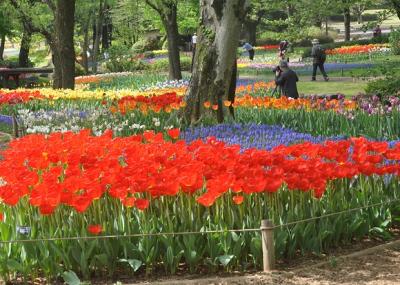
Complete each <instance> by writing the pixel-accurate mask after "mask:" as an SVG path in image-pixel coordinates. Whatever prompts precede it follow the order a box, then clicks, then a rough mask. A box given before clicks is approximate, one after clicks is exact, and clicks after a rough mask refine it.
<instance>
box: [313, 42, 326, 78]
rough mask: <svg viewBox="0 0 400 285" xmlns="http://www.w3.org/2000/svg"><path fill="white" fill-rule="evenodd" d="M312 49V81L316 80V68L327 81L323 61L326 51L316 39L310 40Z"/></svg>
mask: <svg viewBox="0 0 400 285" xmlns="http://www.w3.org/2000/svg"><path fill="white" fill-rule="evenodd" d="M311 43H312V45H313V47H312V50H311V56H312V57H313V73H312V79H311V80H312V81H315V80H316V76H317V69H318V68H319V70H320V71H321V73H322V76H323V77H324V79H325V81H329V77H328V74H326V72H325V67H324V64H325V61H326V53H325V50H324V49H323V48H322V47H321V45H320V44H319V41H318V40H317V39H314V40H312V42H311Z"/></svg>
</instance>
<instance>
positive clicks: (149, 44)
mask: <svg viewBox="0 0 400 285" xmlns="http://www.w3.org/2000/svg"><path fill="white" fill-rule="evenodd" d="M159 48H160V41H159V40H158V39H157V38H148V39H140V40H139V41H137V42H136V43H135V44H134V45H133V46H132V51H133V52H134V53H144V52H145V51H149V50H156V49H159Z"/></svg>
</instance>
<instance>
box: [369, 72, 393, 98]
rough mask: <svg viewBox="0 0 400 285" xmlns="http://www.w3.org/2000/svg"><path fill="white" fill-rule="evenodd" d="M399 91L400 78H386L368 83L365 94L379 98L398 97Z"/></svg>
mask: <svg viewBox="0 0 400 285" xmlns="http://www.w3.org/2000/svg"><path fill="white" fill-rule="evenodd" d="M399 91H400V76H387V77H386V78H384V79H378V80H374V81H371V82H369V83H368V85H367V88H366V89H365V92H367V94H373V95H380V96H393V95H398V93H399Z"/></svg>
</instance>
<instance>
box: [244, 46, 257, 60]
mask: <svg viewBox="0 0 400 285" xmlns="http://www.w3.org/2000/svg"><path fill="white" fill-rule="evenodd" d="M242 48H243V49H244V50H245V51H247V52H248V53H249V59H250V60H253V59H254V54H255V51H254V48H253V46H252V45H251V44H249V43H244V45H243V47H242Z"/></svg>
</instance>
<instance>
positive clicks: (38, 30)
mask: <svg viewBox="0 0 400 285" xmlns="http://www.w3.org/2000/svg"><path fill="white" fill-rule="evenodd" d="M10 4H11V5H12V6H13V7H14V8H15V10H17V12H18V13H19V16H20V17H21V20H22V24H23V25H24V26H26V28H27V29H28V30H30V31H32V33H39V34H42V35H43V36H44V37H45V38H46V40H47V41H48V42H52V41H53V35H52V33H50V32H49V31H47V30H46V29H44V28H40V27H37V26H35V25H34V24H33V21H32V18H31V17H30V16H29V15H27V14H26V13H25V12H24V10H23V9H22V8H21V6H20V5H19V4H18V1H17V0H10Z"/></svg>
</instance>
